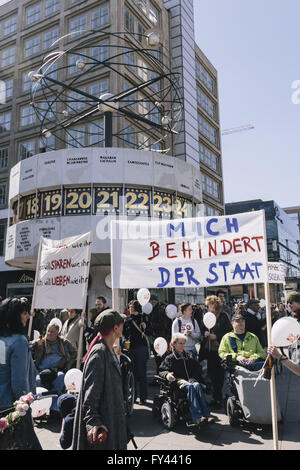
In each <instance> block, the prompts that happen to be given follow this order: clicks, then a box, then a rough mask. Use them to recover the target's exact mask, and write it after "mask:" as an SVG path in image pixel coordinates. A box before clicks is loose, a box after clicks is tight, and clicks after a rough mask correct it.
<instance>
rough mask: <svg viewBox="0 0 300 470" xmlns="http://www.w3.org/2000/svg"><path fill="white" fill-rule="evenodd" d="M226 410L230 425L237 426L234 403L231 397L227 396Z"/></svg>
mask: <svg viewBox="0 0 300 470" xmlns="http://www.w3.org/2000/svg"><path fill="white" fill-rule="evenodd" d="M226 411H227V416H228V419H229V424H230V426H237V424H238V419H237V417H236V409H235V404H234V401H233V400H232V398H231V397H229V398H228V400H227V406H226Z"/></svg>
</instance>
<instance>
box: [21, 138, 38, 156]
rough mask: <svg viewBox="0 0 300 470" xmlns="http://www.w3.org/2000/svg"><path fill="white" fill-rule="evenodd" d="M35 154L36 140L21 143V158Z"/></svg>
mask: <svg viewBox="0 0 300 470" xmlns="http://www.w3.org/2000/svg"><path fill="white" fill-rule="evenodd" d="M33 155H35V140H34V139H33V140H26V141H25V142H21V143H20V144H19V160H25V159H26V158H29V157H32V156H33Z"/></svg>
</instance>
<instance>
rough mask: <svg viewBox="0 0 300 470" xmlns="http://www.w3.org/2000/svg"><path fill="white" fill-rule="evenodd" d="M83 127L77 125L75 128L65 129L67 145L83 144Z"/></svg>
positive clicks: (70, 146) (80, 145) (72, 146)
mask: <svg viewBox="0 0 300 470" xmlns="http://www.w3.org/2000/svg"><path fill="white" fill-rule="evenodd" d="M84 134H85V128H84V127H77V128H76V129H70V130H68V131H67V147H68V148H74V147H83V146H84Z"/></svg>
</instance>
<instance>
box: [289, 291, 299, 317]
mask: <svg viewBox="0 0 300 470" xmlns="http://www.w3.org/2000/svg"><path fill="white" fill-rule="evenodd" d="M286 302H287V304H288V306H289V308H290V309H291V312H292V315H293V316H294V317H297V318H298V320H299V317H300V292H297V291H292V292H290V293H289V295H288V296H287V299H286Z"/></svg>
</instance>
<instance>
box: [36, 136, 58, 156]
mask: <svg viewBox="0 0 300 470" xmlns="http://www.w3.org/2000/svg"><path fill="white" fill-rule="evenodd" d="M54 149H55V138H54V135H51V137H49V139H46V138H45V137H41V138H40V139H39V141H38V153H44V152H51V151H52V150H54Z"/></svg>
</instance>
